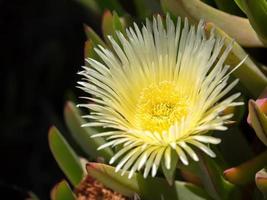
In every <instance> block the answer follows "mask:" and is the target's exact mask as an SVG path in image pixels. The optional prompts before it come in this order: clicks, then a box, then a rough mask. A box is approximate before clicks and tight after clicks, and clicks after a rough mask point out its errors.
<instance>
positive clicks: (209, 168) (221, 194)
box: [178, 152, 236, 199]
mask: <svg viewBox="0 0 267 200" xmlns="http://www.w3.org/2000/svg"><path fill="white" fill-rule="evenodd" d="M198 157H199V161H198V162H196V161H193V160H191V161H190V164H189V165H188V166H184V165H183V164H179V165H178V167H179V168H180V169H182V170H187V171H189V172H191V173H193V174H194V175H196V176H198V177H199V178H200V180H201V183H202V185H203V186H204V188H205V190H206V191H207V192H208V194H209V195H210V196H211V197H212V198H213V199H228V198H229V197H230V195H231V194H232V193H233V192H234V190H235V189H236V188H235V186H234V185H232V184H231V183H229V182H228V181H227V180H225V179H224V177H223V173H222V169H221V168H220V166H219V165H218V164H217V163H216V162H215V160H214V159H212V158H210V157H208V156H207V155H204V154H203V153H201V152H198Z"/></svg>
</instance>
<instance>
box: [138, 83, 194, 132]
mask: <svg viewBox="0 0 267 200" xmlns="http://www.w3.org/2000/svg"><path fill="white" fill-rule="evenodd" d="M188 108H189V102H188V98H187V96H186V95H185V94H182V93H181V92H179V91H178V90H177V87H176V85H175V84H174V83H173V82H170V81H162V82H160V83H159V84H151V85H150V86H148V87H146V88H144V89H143V90H142V92H141V95H140V98H139V101H138V104H137V112H136V122H137V126H138V128H139V129H141V130H148V131H158V132H162V131H164V130H168V129H169V127H170V126H171V125H173V124H174V123H175V122H179V121H180V120H181V119H182V118H183V117H184V116H186V115H187V114H188V111H189V110H188Z"/></svg>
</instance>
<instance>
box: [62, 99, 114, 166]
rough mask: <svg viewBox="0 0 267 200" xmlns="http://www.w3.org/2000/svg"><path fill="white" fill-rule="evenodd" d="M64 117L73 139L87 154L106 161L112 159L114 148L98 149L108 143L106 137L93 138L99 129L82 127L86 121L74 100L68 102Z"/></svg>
mask: <svg viewBox="0 0 267 200" xmlns="http://www.w3.org/2000/svg"><path fill="white" fill-rule="evenodd" d="M64 117H65V121H66V124H67V126H68V128H69V130H70V133H71V135H72V137H73V139H74V140H75V142H76V143H77V144H78V145H79V146H80V147H81V149H82V150H83V151H84V152H85V153H86V155H87V156H89V157H91V158H93V159H96V158H98V157H102V158H104V159H105V160H106V161H108V160H110V158H111V157H112V156H113V151H112V149H111V148H109V147H107V148H105V149H102V150H99V151H98V150H97V148H98V147H100V146H101V145H103V144H105V143H106V141H105V139H104V138H101V137H97V138H91V136H92V135H94V134H95V133H97V129H95V128H90V127H81V125H82V124H85V123H86V121H85V120H84V119H83V118H82V117H81V114H80V111H79V109H78V108H76V106H75V105H74V104H73V103H72V102H67V103H66V106H65V109H64Z"/></svg>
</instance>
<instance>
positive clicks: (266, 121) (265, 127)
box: [248, 100, 267, 146]
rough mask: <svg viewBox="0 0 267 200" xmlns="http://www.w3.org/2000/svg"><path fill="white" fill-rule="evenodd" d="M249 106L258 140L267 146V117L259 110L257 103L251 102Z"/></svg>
mask: <svg viewBox="0 0 267 200" xmlns="http://www.w3.org/2000/svg"><path fill="white" fill-rule="evenodd" d="M248 105H249V115H250V120H251V125H252V127H253V129H254V130H255V132H256V134H257V136H258V138H259V139H260V140H261V141H262V142H263V143H264V144H265V145H266V146H267V116H266V115H265V114H264V113H263V112H262V111H261V110H260V109H259V107H258V106H257V104H256V102H255V101H253V100H250V101H249V104H248Z"/></svg>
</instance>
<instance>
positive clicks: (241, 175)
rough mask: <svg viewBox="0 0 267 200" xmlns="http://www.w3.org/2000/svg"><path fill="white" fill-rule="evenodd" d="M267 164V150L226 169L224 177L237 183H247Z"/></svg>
mask: <svg viewBox="0 0 267 200" xmlns="http://www.w3.org/2000/svg"><path fill="white" fill-rule="evenodd" d="M266 164H267V151H265V152H263V153H261V154H260V155H258V156H256V157H254V158H253V159H251V160H249V161H246V162H244V163H242V164H241V165H239V166H237V167H233V168H230V169H227V170H225V171H224V177H225V178H226V179H227V180H228V181H229V182H231V183H233V184H235V185H245V184H248V183H250V182H252V181H253V180H254V178H255V174H256V173H257V171H259V170H260V169H262V168H263V167H264V166H266Z"/></svg>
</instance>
